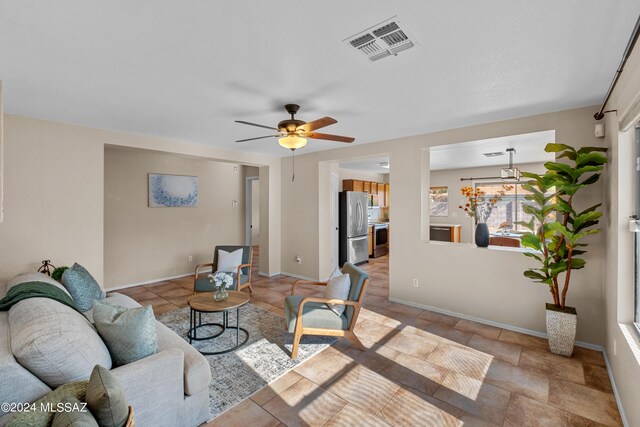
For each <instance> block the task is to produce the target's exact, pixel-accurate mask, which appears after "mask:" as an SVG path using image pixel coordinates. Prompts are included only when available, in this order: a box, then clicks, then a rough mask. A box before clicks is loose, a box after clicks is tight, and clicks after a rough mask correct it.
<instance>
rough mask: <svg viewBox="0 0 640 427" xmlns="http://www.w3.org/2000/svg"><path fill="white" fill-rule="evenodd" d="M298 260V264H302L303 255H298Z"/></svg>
mask: <svg viewBox="0 0 640 427" xmlns="http://www.w3.org/2000/svg"><path fill="white" fill-rule="evenodd" d="M296 262H297V263H298V264H302V257H301V256H297V257H296Z"/></svg>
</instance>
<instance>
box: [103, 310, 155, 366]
mask: <svg viewBox="0 0 640 427" xmlns="http://www.w3.org/2000/svg"><path fill="white" fill-rule="evenodd" d="M93 320H94V322H95V326H96V330H97V331H98V334H100V337H101V338H102V340H103V341H104V343H105V344H106V345H107V348H108V349H109V353H111V359H112V360H113V366H122V365H126V364H128V363H131V362H135V361H136V360H139V359H143V358H145V357H147V356H150V355H152V354H155V353H156V352H157V351H158V334H157V332H156V319H155V317H154V316H153V309H152V308H151V306H150V305H148V306H146V307H136V308H125V307H121V306H119V305H115V304H109V303H104V302H100V301H96V302H95V303H94V305H93Z"/></svg>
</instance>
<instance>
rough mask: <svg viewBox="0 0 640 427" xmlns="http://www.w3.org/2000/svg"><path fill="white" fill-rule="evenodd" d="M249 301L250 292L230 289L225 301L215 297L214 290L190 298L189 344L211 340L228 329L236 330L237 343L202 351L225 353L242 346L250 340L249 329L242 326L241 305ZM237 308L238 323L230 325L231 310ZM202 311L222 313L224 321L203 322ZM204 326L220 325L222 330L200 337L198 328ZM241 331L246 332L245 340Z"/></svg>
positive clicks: (203, 352)
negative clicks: (223, 347)
mask: <svg viewBox="0 0 640 427" xmlns="http://www.w3.org/2000/svg"><path fill="white" fill-rule="evenodd" d="M248 302H249V294H247V293H244V292H237V291H230V292H229V298H227V299H226V300H224V301H216V300H214V299H213V292H203V293H199V294H197V295H194V296H192V297H191V298H189V308H190V310H189V332H187V338H189V344H191V343H192V342H193V341H204V340H211V339H214V338H216V337H219V336H220V335H222V334H224V333H225V331H226V330H227V329H235V330H236V345H235V346H234V347H231V348H228V349H226V350H221V351H210V352H205V351H201V350H198V351H200V353H202V354H204V355H212V354H223V353H228V352H230V351H233V350H235V349H237V348H240V347H242V346H243V345H245V344H246V343H247V341H248V340H249V331H247V330H246V329H245V328H241V327H240V307H242V306H243V305H245V304H246V303H248ZM233 309H235V310H236V325H235V326H229V311H230V310H233ZM202 313H222V323H202ZM204 326H218V327H220V328H221V330H220V332H218V333H217V334H214V335H209V336H206V337H198V329H199V328H202V327H204ZM240 331H242V332H244V335H245V337H244V340H243V341H242V342H240Z"/></svg>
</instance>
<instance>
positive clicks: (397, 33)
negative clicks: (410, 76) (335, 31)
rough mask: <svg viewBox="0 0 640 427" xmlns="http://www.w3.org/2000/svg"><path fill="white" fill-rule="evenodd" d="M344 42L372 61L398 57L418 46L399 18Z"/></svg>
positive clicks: (394, 18) (391, 19)
mask: <svg viewBox="0 0 640 427" xmlns="http://www.w3.org/2000/svg"><path fill="white" fill-rule="evenodd" d="M343 41H344V42H346V43H348V45H349V46H351V47H352V48H354V49H357V50H358V52H360V53H362V54H363V55H365V56H366V57H367V58H369V60H370V61H377V60H378V59H382V58H385V57H387V56H391V55H397V54H398V52H402V51H403V50H407V49H410V48H412V47H414V46H416V45H417V44H418V42H417V41H416V38H415V37H414V36H413V35H411V33H410V32H409V31H408V30H407V28H406V27H404V26H403V24H401V23H400V21H398V17H397V16H394V17H393V18H390V19H387V20H386V21H384V22H381V23H379V24H378V25H374V26H373V27H370V28H367V29H366V30H364V31H361V32H359V33H358V34H355V35H353V36H351V37H347V38H346V39H345V40H343Z"/></svg>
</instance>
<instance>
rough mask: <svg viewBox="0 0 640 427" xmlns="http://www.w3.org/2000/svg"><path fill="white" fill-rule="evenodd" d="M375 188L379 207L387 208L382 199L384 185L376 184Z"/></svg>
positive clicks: (383, 198)
mask: <svg viewBox="0 0 640 427" xmlns="http://www.w3.org/2000/svg"><path fill="white" fill-rule="evenodd" d="M376 187H377V188H378V200H380V206H387V204H386V202H385V197H384V184H382V183H380V182H378V183H376Z"/></svg>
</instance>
